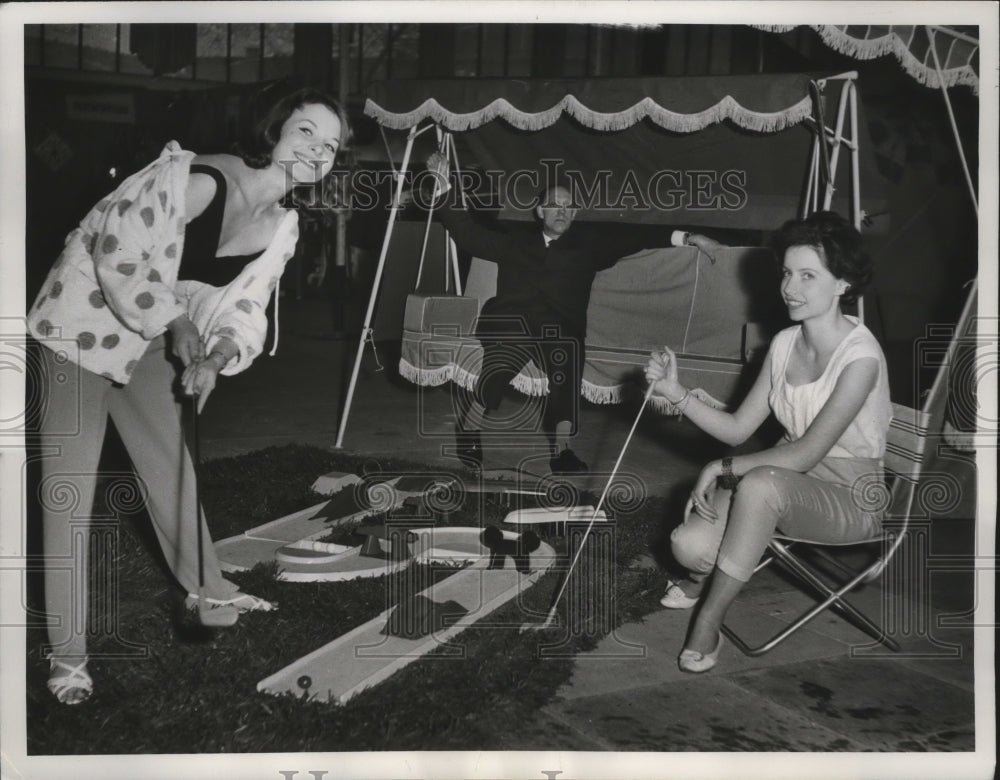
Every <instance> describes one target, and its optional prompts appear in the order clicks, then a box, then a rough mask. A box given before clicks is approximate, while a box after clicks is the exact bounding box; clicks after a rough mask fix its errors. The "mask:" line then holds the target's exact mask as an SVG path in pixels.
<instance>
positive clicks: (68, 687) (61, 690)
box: [46, 655, 94, 706]
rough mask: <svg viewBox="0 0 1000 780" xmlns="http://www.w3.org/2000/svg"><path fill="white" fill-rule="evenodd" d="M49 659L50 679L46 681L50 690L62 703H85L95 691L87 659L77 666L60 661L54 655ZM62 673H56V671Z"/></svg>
mask: <svg viewBox="0 0 1000 780" xmlns="http://www.w3.org/2000/svg"><path fill="white" fill-rule="evenodd" d="M47 658H48V661H49V679H48V682H47V683H46V685H47V687H48V689H49V691H50V692H51V693H52V695H53V696H55V697H56V698H57V699H58V700H59V702H60V703H61V704H67V705H69V706H73V705H76V704H83V702H85V701H87V699H89V698H90V694H92V693H93V692H94V681H93V679H91V677H90V675H89V674H88V673H87V668H86V667H87V659H86V658H84V659H83V660H82V661H80V663H78V664H77V665H76V666H73V665H72V664H68V663H66V662H65V661H60V660H59V659H58V658H55V657H54V656H52V655H49V656H47ZM57 671H58V672H62V674H56V672H57Z"/></svg>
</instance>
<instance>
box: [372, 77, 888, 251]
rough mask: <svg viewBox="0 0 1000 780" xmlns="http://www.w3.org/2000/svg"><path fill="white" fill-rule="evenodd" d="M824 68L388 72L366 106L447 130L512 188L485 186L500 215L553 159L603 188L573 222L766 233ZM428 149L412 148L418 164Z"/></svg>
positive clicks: (866, 151) (790, 193)
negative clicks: (470, 74) (548, 75)
mask: <svg viewBox="0 0 1000 780" xmlns="http://www.w3.org/2000/svg"><path fill="white" fill-rule="evenodd" d="M831 75H832V74H818V73H791V74H767V75H766V76H762V75H756V74H755V75H746V76H698V77H684V78H670V77H666V78H665V77H656V78H590V79H435V80H412V81H401V80H397V81H385V82H378V83H376V84H373V85H372V87H371V89H370V90H369V96H368V100H367V103H366V105H365V113H366V114H367V115H368V116H370V117H372V118H374V119H375V120H376V121H377V122H378V123H379V124H380V125H382V126H383V127H384V128H390V129H395V130H409V129H410V128H413V127H416V126H419V125H421V124H424V123H430V122H433V123H436V124H437V125H439V126H440V127H441V128H442V129H443V130H446V131H453V132H455V133H456V135H455V141H456V143H457V144H458V149H459V154H460V159H461V162H462V163H463V164H464V165H466V166H469V167H477V168H479V169H480V170H481V171H483V172H484V173H486V174H491V173H493V172H497V173H498V174H499V175H501V176H502V177H503V178H502V182H504V183H505V184H506V183H509V184H510V188H507V187H505V186H504V185H503V184H500V185H499V186H498V185H496V184H494V185H491V186H492V187H493V189H492V191H491V194H492V195H493V196H494V197H495V198H496V202H495V204H494V206H495V207H496V208H498V209H499V211H500V214H499V216H500V217H502V218H506V219H530V218H531V211H530V209H528V208H525V207H524V204H526V203H530V202H532V200H533V198H534V195H535V192H536V190H537V189H538V188H539V185H538V181H539V178H538V177H540V176H541V175H542V173H543V172H544V171H543V167H544V165H545V163H543V162H542V161H548V162H549V163H551V162H552V161H556V160H558V161H560V165H561V166H562V167H561V171H562V172H564V173H565V172H575V173H576V174H578V175H579V176H580V177H581V179H582V181H584V182H586V183H587V184H588V186H590V185H592V186H594V187H596V186H598V184H599V185H600V186H601V187H603V188H604V190H603V191H604V192H606V193H607V194H608V195H607V198H606V199H605V200H604V201H603V202H602V203H596V202H595V203H592V204H591V207H589V208H584V210H583V211H582V213H581V214H580V215H579V217H578V218H579V219H581V220H590V221H619V222H632V223H646V224H676V225H685V226H700V227H717V228H733V229H744V230H762V231H766V230H771V229H773V228H774V227H776V226H777V225H779V224H781V222H783V221H784V220H786V219H788V218H789V217H792V216H794V215H795V214H796V213H797V212H798V211H799V209H800V205H801V198H802V193H803V190H804V187H805V184H806V178H807V175H808V173H809V165H810V155H811V152H812V142H813V133H812V132H811V131H810V129H809V128H808V127H807V125H808V124H809V123H808V122H807V121H806V120H809V118H810V117H811V116H813V115H814V111H815V106H814V105H813V101H812V99H811V97H810V85H811V83H812V82H814V81H822V80H823V79H825V78H827V77H830V76H831ZM844 83H845V82H844V81H843V80H830V81H829V82H828V83H827V86H826V88H825V90H824V91H823V92H822V101H821V102H822V103H824V104H829V106H827V107H826V108H825V116H827V117H832V116H834V115H836V106H837V102H838V100H839V98H840V92H841V89H842V88H843V85H844ZM859 126H860V127H861V128H862V131H864V130H865V128H866V125H865V123H864V121H863V120H862V121H860V122H859ZM860 147H861V151H860V154H861V179H862V181H864V182H865V186H864V187H863V188H862V192H863V194H864V196H865V197H866V198H867V199H868V200H867V202H865V203H864V204H863V208H865V209H866V210H868V211H873V212H874V211H878V210H880V208H881V205H882V204H881V202H880V201H878V199H879V196H880V194H881V191H880V188H879V187H878V184H877V182H876V179H877V178H878V177H877V175H876V173H875V171H876V169H875V162H874V157H873V155H872V152H871V148H870V145H869V144H867V143H862V144H861V145H860ZM426 151H429V149H428V150H425V151H424V152H421V150H420V149H419V148H418V147H415V148H414V155H415V156H416V160H417V163H416V165H417V167H422V162H423V160H422V157H421V154H422V153H423V154H424V155H426ZM515 172H527V173H533V174H534V175H535V178H533V177H532V176H520V177H515V176H513V174H514V173H515ZM844 173H846V172H844ZM493 181H494V182H497V183H499V182H501V179H500V178H497V179H495V180H493ZM869 182H872V183H875V185H876V186H874V187H869ZM849 193H850V187H847V186H844V187H842V188H840V189H839V190H838V192H837V194H836V196H835V198H834V202H833V204H832V207H833V208H834V209H836V210H839V211H841V212H842V213H844V214H849V213H851V208H850V204H849V203H848V195H849Z"/></svg>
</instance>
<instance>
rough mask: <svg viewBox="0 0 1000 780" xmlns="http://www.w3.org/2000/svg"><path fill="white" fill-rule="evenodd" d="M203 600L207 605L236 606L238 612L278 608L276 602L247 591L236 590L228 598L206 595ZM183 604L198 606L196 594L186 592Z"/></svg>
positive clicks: (192, 606)
mask: <svg viewBox="0 0 1000 780" xmlns="http://www.w3.org/2000/svg"><path fill="white" fill-rule="evenodd" d="M204 601H205V603H206V604H207V605H208V606H209V607H236V609H238V610H239V611H240V612H273V611H275V610H277V609H278V605H277V604H275V603H273V602H271V601H267V600H266V599H262V598H260V597H259V596H252V595H250V594H249V593H239V592H237V593H236V595H235V596H233V597H232V598H228V599H213V598H209V597H208V596H206V597H205V599H204ZM184 606H185V607H186V608H187V609H196V608H197V607H198V594H197V593H188V594H187V598H185V599H184Z"/></svg>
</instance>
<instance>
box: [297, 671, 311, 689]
mask: <svg viewBox="0 0 1000 780" xmlns="http://www.w3.org/2000/svg"><path fill="white" fill-rule="evenodd" d="M298 683H299V687H300V688H308V687H309V686H310V685H312V684H313V678H312V677H310V676H309V675H308V674H304V675H302V676H301V677H300V678H299V679H298Z"/></svg>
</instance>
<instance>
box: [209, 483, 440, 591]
mask: <svg viewBox="0 0 1000 780" xmlns="http://www.w3.org/2000/svg"><path fill="white" fill-rule="evenodd" d="M453 483H454V476H453V475H450V474H429V475H419V476H412V475H407V476H403V475H399V476H395V477H393V478H390V479H387V480H385V481H383V482H378V481H375V480H371V479H369V480H367V482H364V483H358V484H354V485H352V486H351V487H349V488H346V489H343V490H341V491H340V492H339V493H336V494H335V495H333V496H332V497H331V498H330V499H329V500H327V501H324V502H322V503H319V504H315V505H313V506H310V507H308V508H306V509H302V510H300V511H298V512H293V513H292V514H290V515H286V516H285V517H280V518H278V519H277V520H271V521H269V522H267V523H264V524H262V525H259V526H256V527H254V528H251V529H250V530H248V531H244V532H243V533H242V534H237V535H236V536H231V537H229V538H227V539H222V540H220V541H218V542H216V543H215V551H216V555H217V557H218V559H219V565H220V567H221V568H222V570H223V571H225V572H235V571H247V570H249V569H252V568H253V567H254V566H256V565H257V564H259V563H269V562H271V561H273V560H274V559H275V555H276V553H277V551H278V550H280V549H282V548H285V547H287V546H289V545H293V544H295V543H297V542H302V541H312V540H316V539H320V538H322V537H324V536H327V535H328V534H329V533H330V531H331V529H336V528H342V527H346V526H350V525H355V524H357V523H360V522H361V521H362V520H364V519H366V518H368V517H371V516H373V515H377V514H381V513H383V512H390V511H392V510H394V509H398V508H399V507H401V506H402V505H403V503H404V502H405V501H406V500H407V499H408V498H416V497H419V496H422V495H423V494H426V493H430V492H435V493H436V492H440V491H442V490H447V489H448V488H449V486H451V485H452V484H453ZM297 552H299V551H297V550H295V548H292V550H291V551H289V550H286V551H285V554H289V555H292V556H294V555H296V554H297ZM304 557H305V556H299V558H300V559H302V558H304ZM300 562H301V561H300ZM279 578H280V575H279Z"/></svg>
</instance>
